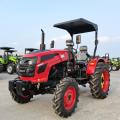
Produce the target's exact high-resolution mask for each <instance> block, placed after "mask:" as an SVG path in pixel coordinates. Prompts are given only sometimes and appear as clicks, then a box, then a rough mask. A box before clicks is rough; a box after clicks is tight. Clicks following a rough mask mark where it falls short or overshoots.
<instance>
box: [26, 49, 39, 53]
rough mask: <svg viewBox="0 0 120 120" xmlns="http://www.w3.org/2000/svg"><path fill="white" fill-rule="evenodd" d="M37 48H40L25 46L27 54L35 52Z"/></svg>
mask: <svg viewBox="0 0 120 120" xmlns="http://www.w3.org/2000/svg"><path fill="white" fill-rule="evenodd" d="M36 50H38V49H36V48H25V54H29V53H31V52H34V51H36Z"/></svg>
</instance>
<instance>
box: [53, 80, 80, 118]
mask: <svg viewBox="0 0 120 120" xmlns="http://www.w3.org/2000/svg"><path fill="white" fill-rule="evenodd" d="M78 97H79V88H78V83H77V82H76V81H75V80H74V79H72V78H64V79H63V80H61V81H60V83H59V84H58V85H57V86H56V90H55V93H54V98H53V108H54V109H55V112H56V113H57V114H58V115H59V116H62V117H68V116H70V115H71V114H72V113H73V112H74V111H75V108H76V107H77V102H78Z"/></svg>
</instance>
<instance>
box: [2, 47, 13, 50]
mask: <svg viewBox="0 0 120 120" xmlns="http://www.w3.org/2000/svg"><path fill="white" fill-rule="evenodd" d="M0 49H1V50H10V49H14V48H12V47H0Z"/></svg>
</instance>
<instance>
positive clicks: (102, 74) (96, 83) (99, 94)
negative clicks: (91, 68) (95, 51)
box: [89, 62, 110, 99]
mask: <svg viewBox="0 0 120 120" xmlns="http://www.w3.org/2000/svg"><path fill="white" fill-rule="evenodd" d="M89 83H90V89H91V93H92V96H93V97H95V98H99V99H104V98H106V97H107V95H108V91H109V86H110V74H109V67H108V66H107V65H106V64H104V63H101V62H100V63H98V64H97V66H96V70H95V73H94V74H93V75H91V79H90V81H89Z"/></svg>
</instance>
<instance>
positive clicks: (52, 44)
mask: <svg viewBox="0 0 120 120" xmlns="http://www.w3.org/2000/svg"><path fill="white" fill-rule="evenodd" d="M54 44H55V41H54V40H52V41H51V43H50V48H54Z"/></svg>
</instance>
